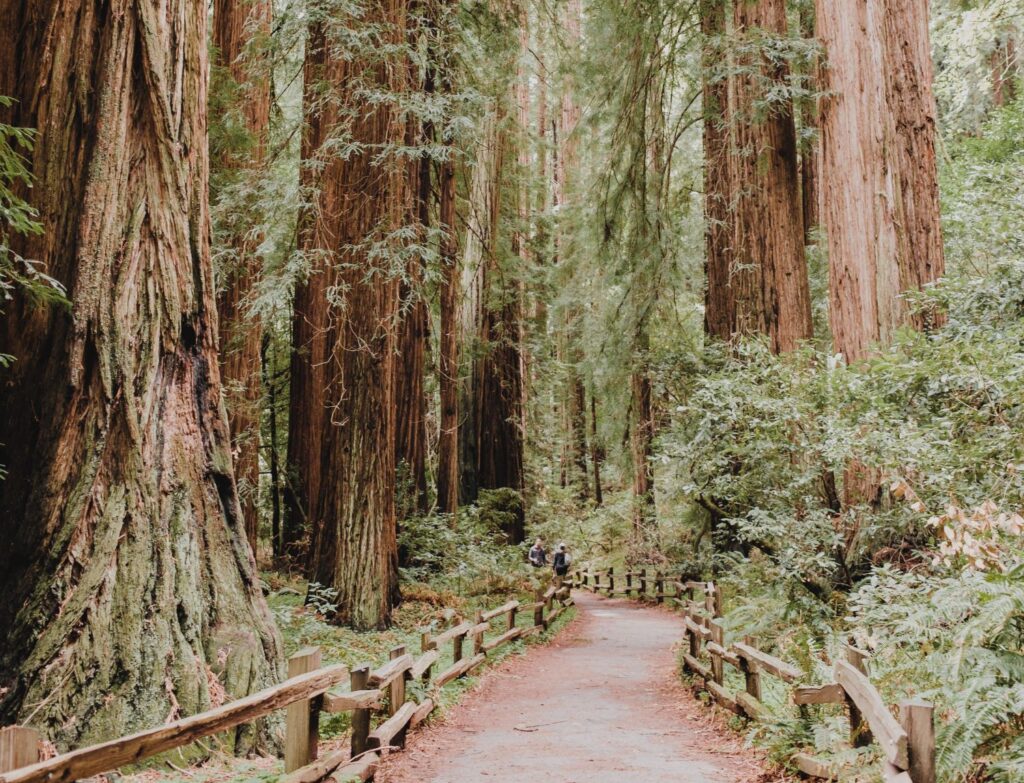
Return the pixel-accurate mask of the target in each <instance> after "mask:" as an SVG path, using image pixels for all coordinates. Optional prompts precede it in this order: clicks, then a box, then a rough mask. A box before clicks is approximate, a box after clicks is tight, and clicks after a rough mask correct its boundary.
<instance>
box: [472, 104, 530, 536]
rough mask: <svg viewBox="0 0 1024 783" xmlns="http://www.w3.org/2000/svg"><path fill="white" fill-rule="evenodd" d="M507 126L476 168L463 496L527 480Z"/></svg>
mask: <svg viewBox="0 0 1024 783" xmlns="http://www.w3.org/2000/svg"><path fill="white" fill-rule="evenodd" d="M506 144H507V139H506V134H505V131H504V130H503V129H502V128H501V127H500V120H499V118H498V117H497V116H496V115H491V117H490V118H489V119H488V121H487V126H486V129H485V133H484V140H483V143H482V145H481V148H480V150H479V152H478V155H477V164H476V170H475V171H474V175H473V185H472V187H473V191H472V194H473V195H472V207H471V210H472V211H471V214H470V229H469V231H468V232H467V235H466V245H465V254H464V259H463V277H464V279H465V283H464V285H463V289H464V290H465V291H466V298H465V303H464V306H463V331H464V334H465V339H466V340H467V341H471V342H472V343H473V344H474V351H473V358H472V366H471V368H470V371H469V373H468V376H467V378H466V380H465V382H464V384H463V396H462V403H461V405H460V408H461V410H462V412H463V418H462V422H461V425H460V430H461V434H460V446H461V449H460V453H461V468H462V498H463V500H464V501H466V502H473V501H474V500H476V498H477V496H478V494H479V491H480V490H481V489H498V488H502V487H507V488H510V489H514V490H516V491H517V492H522V491H523V488H524V484H525V482H524V472H523V444H524V440H523V432H522V415H523V414H522V404H523V381H522V375H521V373H522V362H521V356H520V352H521V344H522V335H521V312H520V299H519V287H518V283H517V281H514V280H510V279H508V278H507V276H506V275H505V273H504V270H503V268H502V265H501V263H500V258H499V255H498V230H499V221H500V214H501V193H502V188H501V184H502V174H503V171H504V158H505V146H506ZM504 532H505V534H506V535H507V536H508V537H509V539H510V540H511V541H513V542H515V543H518V542H520V541H522V540H523V536H524V534H525V531H524V527H523V517H522V515H521V513H520V514H517V515H516V518H515V520H514V522H513V523H512V524H511V525H510V526H509V527H508V528H507V529H506V530H505V531H504Z"/></svg>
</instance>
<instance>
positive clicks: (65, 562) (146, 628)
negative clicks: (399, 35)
mask: <svg viewBox="0 0 1024 783" xmlns="http://www.w3.org/2000/svg"><path fill="white" fill-rule="evenodd" d="M206 44H207V7H206V5H205V4H204V3H198V2H194V0H172V1H171V2H170V3H155V2H150V0H138V2H135V3H132V4H130V7H129V6H128V5H126V4H123V3H121V4H114V6H113V7H111V6H110V5H109V4H104V3H93V2H86V3H84V4H83V5H81V6H80V7H77V10H76V12H75V13H70V12H69V13H59V12H56V11H55V9H54V7H53V6H52V4H50V3H43V2H36V0H9V1H8V2H5V3H3V4H0V94H2V95H9V96H12V97H13V98H15V99H16V101H17V102H16V103H15V104H13V105H11V106H10V107H6V108H3V109H0V122H11V123H13V124H17V125H21V126H27V127H32V128H36V129H37V131H38V135H37V139H36V144H35V149H34V152H33V153H32V158H31V162H30V167H31V170H32V174H33V176H34V187H33V188H32V191H31V198H32V202H33V204H34V206H35V207H36V208H37V209H38V210H39V219H40V222H41V223H42V226H43V233H41V234H40V235H33V236H27V237H22V238H20V239H18V240H17V241H16V242H15V244H14V248H13V249H14V250H15V251H16V252H18V253H19V254H21V255H22V256H24V257H27V258H32V259H36V260H38V262H39V263H40V264H42V265H43V268H45V269H46V270H47V272H48V273H49V274H51V275H52V276H53V277H55V278H56V279H58V280H59V281H61V282H62V283H64V285H65V286H66V288H67V291H68V295H69V299H70V301H71V305H70V307H68V308H64V307H61V306H53V305H44V306H41V307H34V306H33V305H32V303H30V302H27V301H25V300H24V299H17V300H15V301H13V302H9V303H7V304H5V308H4V309H5V312H4V314H3V315H2V316H0V352H2V353H8V354H11V355H13V356H14V357H15V361H14V363H13V364H12V365H11V367H10V368H8V370H7V371H5V375H4V380H3V383H2V384H0V411H2V412H3V415H2V416H0V464H2V465H3V466H4V468H5V470H6V471H7V472H8V475H7V476H6V478H5V479H4V480H2V481H0V539H2V542H3V546H2V547H0V585H2V589H3V593H4V595H5V597H6V600H5V601H4V603H3V605H2V606H0V635H2V638H3V639H4V643H3V645H2V646H0V694H3V695H2V696H0V720H3V722H8V721H13V720H18V721H22V722H23V721H26V720H31V723H32V724H33V725H35V726H39V727H43V728H44V729H45V731H46V733H47V734H48V736H49V737H50V738H51V739H53V740H54V741H55V742H56V743H57V744H58V745H59V746H61V747H67V746H69V745H73V744H80V743H84V742H88V741H90V740H98V739H108V738H109V737H111V736H114V735H118V734H124V733H127V732H128V731H129V730H132V729H134V728H137V727H139V726H140V725H146V726H152V725H158V724H160V723H162V722H164V721H165V720H166V719H167V717H168V716H169V715H171V716H177V715H180V714H186V713H192V712H196V711H199V710H201V709H203V708H205V707H209V706H211V704H213V703H214V702H215V701H216V699H217V698H219V697H220V696H222V694H220V695H218V694H217V693H215V690H214V688H215V686H214V685H213V683H214V680H213V677H214V676H215V677H216V678H217V680H219V681H220V683H222V684H223V685H224V687H225V688H226V689H227V691H228V693H229V694H231V695H233V696H240V695H243V694H245V693H248V692H250V691H252V690H255V689H257V688H259V687H261V686H263V685H268V684H270V683H271V682H274V681H277V679H278V677H279V674H280V673H279V670H278V665H279V663H280V660H281V645H280V641H279V639H278V636H277V633H276V631H275V629H274V625H273V621H272V619H271V617H270V615H269V612H268V611H267V607H266V604H265V603H264V600H263V596H262V594H261V591H260V586H259V582H258V578H257V574H256V568H255V563H254V560H253V557H252V554H251V548H250V546H249V544H248V543H247V540H246V530H245V523H244V520H243V516H242V511H241V508H240V505H239V499H238V493H237V491H236V484H235V479H234V476H233V472H232V459H231V452H230V434H229V431H228V423H227V419H226V416H225V414H224V409H223V407H222V401H221V378H220V370H219V366H218V356H217V313H216V302H215V297H214V293H215V292H214V285H213V270H212V265H211V262H210V244H209V241H210V240H209V238H210V234H209V230H210V227H209V213H208V205H207V181H208V156H207V139H206V129H207V123H206V99H207V92H206V91H207V79H208V75H209V63H208V59H207V45H206Z"/></svg>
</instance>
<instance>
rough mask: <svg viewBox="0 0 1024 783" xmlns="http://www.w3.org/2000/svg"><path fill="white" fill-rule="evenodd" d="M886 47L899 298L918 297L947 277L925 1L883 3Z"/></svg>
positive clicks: (926, 318)
mask: <svg viewBox="0 0 1024 783" xmlns="http://www.w3.org/2000/svg"><path fill="white" fill-rule="evenodd" d="M882 18H883V27H884V41H885V60H884V62H883V64H882V73H883V75H884V76H885V97H886V102H887V104H888V106H889V111H888V112H887V113H886V119H887V121H888V123H889V133H890V138H891V141H890V142H889V143H887V144H886V146H885V151H886V152H887V153H889V155H890V156H891V157H890V159H891V164H890V166H889V169H890V171H892V172H893V173H894V174H895V181H894V187H893V194H894V197H895V202H894V207H895V219H896V226H897V231H896V240H897V250H898V254H899V286H900V291H917V290H920V289H922V288H924V286H926V285H927V284H929V283H932V282H934V281H936V280H938V279H939V278H940V277H942V275H943V274H945V271H946V258H945V251H944V249H943V245H942V228H941V225H940V210H939V175H938V165H937V163H936V159H935V116H936V113H937V109H936V106H935V95H934V94H933V93H932V81H933V72H932V50H931V44H930V43H929V40H928V0H887V2H886V3H885V13H884V14H883V16H882ZM901 315H902V320H903V321H904V322H906V323H909V324H910V325H911V326H913V327H914V328H915V329H920V330H924V329H929V328H932V327H934V326H935V325H936V322H937V321H938V320H941V318H942V316H941V314H939V313H937V312H935V311H926V312H913V313H912V312H910V310H909V309H907V308H906V307H905V306H904V308H903V310H902V313H901Z"/></svg>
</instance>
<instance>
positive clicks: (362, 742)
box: [349, 664, 370, 758]
mask: <svg viewBox="0 0 1024 783" xmlns="http://www.w3.org/2000/svg"><path fill="white" fill-rule="evenodd" d="M349 684H350V687H351V688H352V690H353V691H362V690H366V688H367V686H368V685H369V684H370V666H369V664H363V665H362V666H360V667H359V668H358V669H353V670H352V671H351V672H350V673H349ZM369 738H370V710H369V709H358V710H352V756H353V758H354V757H356V756H358V755H359V754H360V753H365V752H366V750H367V746H368V745H369Z"/></svg>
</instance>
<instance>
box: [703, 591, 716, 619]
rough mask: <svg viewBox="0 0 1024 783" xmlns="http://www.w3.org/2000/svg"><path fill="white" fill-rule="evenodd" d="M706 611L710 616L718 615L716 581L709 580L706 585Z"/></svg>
mask: <svg viewBox="0 0 1024 783" xmlns="http://www.w3.org/2000/svg"><path fill="white" fill-rule="evenodd" d="M704 611H705V612H707V615H708V617H718V614H717V613H716V612H715V583H714V582H708V583H706V584H705V585H704Z"/></svg>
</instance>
